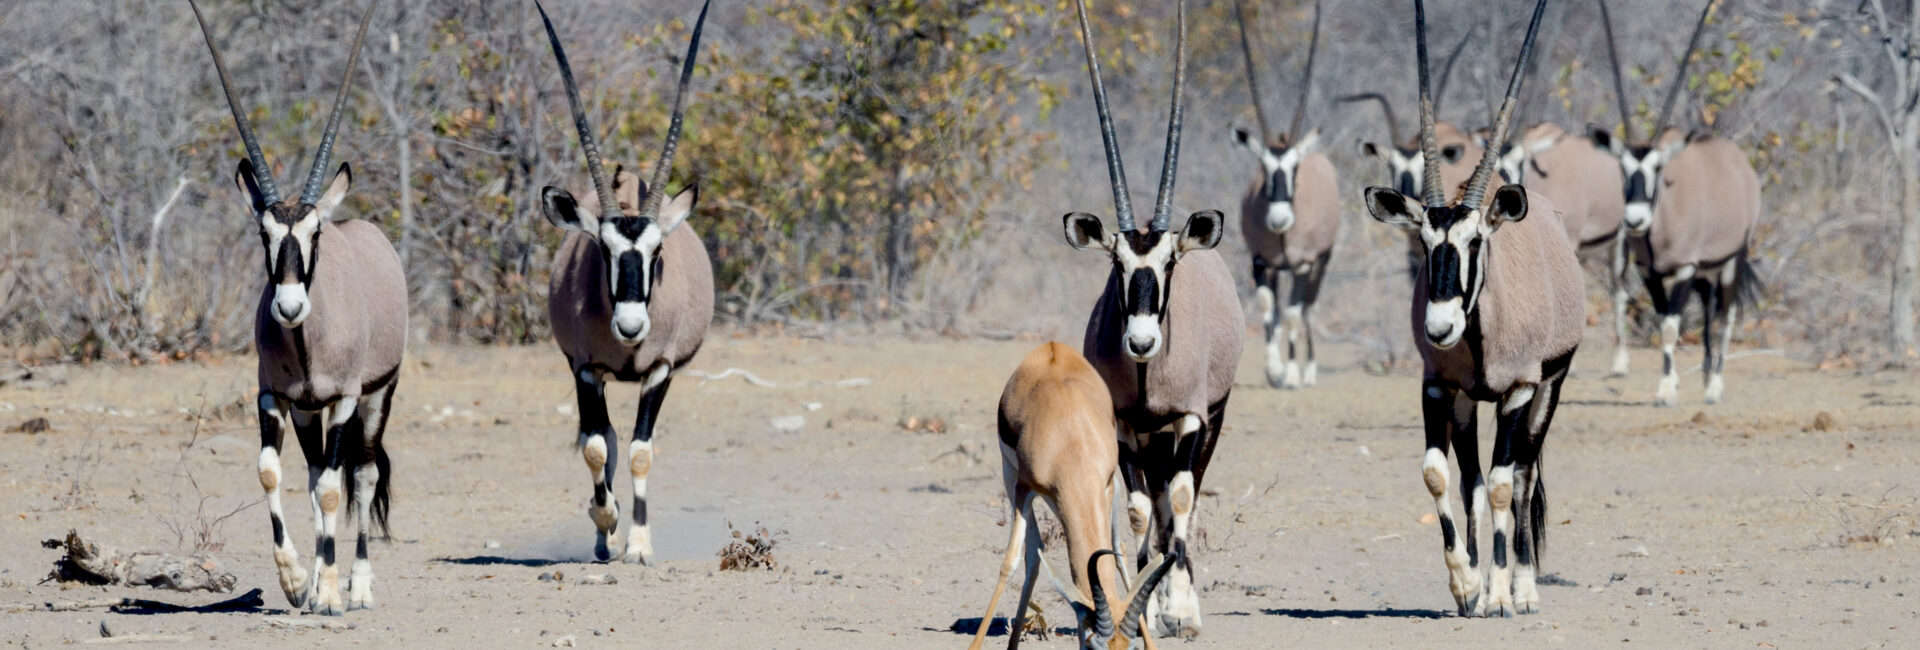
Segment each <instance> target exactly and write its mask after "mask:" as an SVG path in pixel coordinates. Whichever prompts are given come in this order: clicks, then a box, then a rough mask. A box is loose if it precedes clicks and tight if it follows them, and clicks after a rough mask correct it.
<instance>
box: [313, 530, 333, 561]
mask: <svg viewBox="0 0 1920 650" xmlns="http://www.w3.org/2000/svg"><path fill="white" fill-rule="evenodd" d="M314 552H315V553H316V554H317V555H319V556H320V562H321V564H325V565H327V566H333V564H334V553H333V536H332V535H322V536H321V537H320V543H319V544H317V545H316V546H315V551H314Z"/></svg>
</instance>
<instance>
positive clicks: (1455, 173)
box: [1334, 30, 1480, 279]
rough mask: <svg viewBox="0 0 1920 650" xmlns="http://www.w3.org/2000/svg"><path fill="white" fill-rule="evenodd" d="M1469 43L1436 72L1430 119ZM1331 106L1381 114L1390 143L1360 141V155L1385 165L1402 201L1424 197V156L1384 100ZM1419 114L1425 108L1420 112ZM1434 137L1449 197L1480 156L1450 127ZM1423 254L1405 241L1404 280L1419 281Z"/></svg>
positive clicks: (1442, 125)
mask: <svg viewBox="0 0 1920 650" xmlns="http://www.w3.org/2000/svg"><path fill="white" fill-rule="evenodd" d="M1472 38H1473V31H1472V30H1468V31H1467V33H1466V34H1464V35H1462V36H1461V37H1460V42H1459V43H1456V44H1454V46H1453V52H1451V53H1449V54H1448V55H1447V60H1446V63H1445V64H1444V65H1442V66H1441V68H1440V80H1439V87H1438V88H1437V89H1436V90H1437V92H1436V93H1435V95H1434V97H1436V98H1437V99H1436V100H1435V105H1434V106H1433V107H1432V110H1433V111H1434V113H1435V115H1438V114H1439V111H1440V107H1439V102H1441V101H1444V100H1445V99H1446V93H1447V80H1448V78H1450V77H1451V76H1452V73H1453V64H1454V62H1455V61H1457V60H1459V58H1460V53H1461V52H1463V51H1465V50H1466V46H1467V42H1468V41H1470V40H1472ZM1334 101H1336V102H1339V103H1343V104H1344V103H1350V102H1361V101H1372V102H1377V103H1379V104H1380V114H1381V116H1382V118H1384V119H1385V120H1386V123H1387V137H1388V138H1390V141H1389V142H1387V143H1386V144H1385V145H1381V144H1377V143H1375V142H1373V141H1371V140H1362V141H1360V154H1361V155H1363V156H1366V157H1368V158H1372V159H1374V160H1378V161H1380V162H1381V163H1383V164H1385V165H1386V168H1387V179H1388V182H1390V183H1392V184H1393V188H1394V189H1395V190H1398V191H1399V192H1400V193H1402V194H1405V195H1407V196H1420V195H1421V194H1422V193H1423V192H1425V191H1426V188H1424V187H1422V185H1423V183H1424V182H1425V179H1426V177H1427V174H1426V169H1427V162H1426V161H1427V159H1428V156H1426V155H1424V154H1423V153H1422V152H1421V148H1420V139H1419V136H1418V135H1417V134H1416V135H1415V136H1413V137H1409V138H1402V137H1400V121H1399V119H1398V118H1397V117H1396V114H1395V113H1394V112H1393V103H1392V102H1390V101H1388V100H1387V96H1386V95H1384V94H1381V93H1378V92H1363V93H1357V94H1353V95H1346V96H1343V97H1339V98H1336V99H1335V100H1334ZM1422 110H1426V108H1425V107H1423V108H1422ZM1436 119H1437V118H1436ZM1434 133H1435V137H1436V139H1437V140H1438V142H1439V149H1438V151H1439V154H1438V155H1435V156H1433V157H1432V158H1433V159H1434V160H1438V161H1440V164H1439V167H1440V182H1441V190H1442V191H1443V192H1452V191H1454V190H1455V189H1457V188H1459V187H1460V184H1461V183H1463V182H1466V180H1467V177H1468V176H1471V175H1473V160H1474V159H1475V157H1477V156H1479V155H1480V144H1479V139H1477V138H1474V137H1473V136H1472V135H1471V134H1469V133H1467V132H1466V131H1465V130H1463V129H1461V128H1460V127H1458V126H1455V125H1454V124H1453V123H1451V122H1445V121H1439V122H1436V123H1435V125H1434ZM1424 250H1425V245H1424V244H1422V243H1421V241H1420V237H1419V236H1417V235H1412V234H1409V235H1408V236H1407V277H1408V278H1409V279H1417V278H1418V277H1419V275H1420V256H1421V255H1422V253H1423V252H1424Z"/></svg>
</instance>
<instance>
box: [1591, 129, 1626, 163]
mask: <svg viewBox="0 0 1920 650" xmlns="http://www.w3.org/2000/svg"><path fill="white" fill-rule="evenodd" d="M1587 139H1588V140H1592V141H1593V146H1594V147H1596V148H1598V149H1600V150H1601V151H1605V152H1607V153H1610V154H1613V155H1615V156H1618V155H1620V149H1621V144H1620V139H1619V138H1615V137H1613V132H1612V131H1609V130H1607V128H1606V127H1604V126H1600V125H1597V124H1588V125H1587Z"/></svg>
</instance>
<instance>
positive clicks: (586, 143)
mask: <svg viewBox="0 0 1920 650" xmlns="http://www.w3.org/2000/svg"><path fill="white" fill-rule="evenodd" d="M533 7H534V8H535V9H539V10H540V22H541V23H543V24H545V25H546V26H547V42H548V43H550V44H552V45H553V59H554V62H555V63H558V64H559V65H560V80H561V81H564V82H566V84H567V105H568V106H570V107H572V108H573V128H574V129H575V130H577V131H579V132H580V149H581V150H582V151H583V152H585V153H586V154H587V175H588V176H592V177H593V193H594V194H595V195H597V196H599V197H600V216H603V217H611V216H617V215H619V214H620V202H619V201H616V200H614V198H613V191H612V190H609V189H607V174H606V172H604V171H602V170H601V169H600V144H599V143H598V142H595V141H594V139H593V125H592V124H590V123H588V122H587V109H586V107H584V106H581V104H580V87H579V86H577V85H574V83H573V66H571V65H568V64H567V48H564V47H561V46H560V35H559V34H555V33H554V31H553V20H552V19H549V18H548V17H547V8H546V7H543V6H541V5H540V0H534V2H533Z"/></svg>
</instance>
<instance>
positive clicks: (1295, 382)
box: [1233, 0, 1340, 388]
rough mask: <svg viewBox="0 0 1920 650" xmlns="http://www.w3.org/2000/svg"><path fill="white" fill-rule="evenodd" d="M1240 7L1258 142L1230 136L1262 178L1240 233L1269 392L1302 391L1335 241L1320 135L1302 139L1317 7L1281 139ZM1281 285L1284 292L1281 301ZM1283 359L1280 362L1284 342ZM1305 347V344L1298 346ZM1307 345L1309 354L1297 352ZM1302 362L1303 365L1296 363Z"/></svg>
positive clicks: (1333, 183)
mask: <svg viewBox="0 0 1920 650" xmlns="http://www.w3.org/2000/svg"><path fill="white" fill-rule="evenodd" d="M1242 4H1244V2H1243V0H1236V1H1235V2H1234V3H1233V11H1234V16H1235V19H1236V21H1237V22H1239V23H1240V52H1241V55H1242V56H1243V57H1244V59H1245V60H1246V65H1247V86H1248V88H1249V89H1250V92H1251V93H1252V96H1253V113H1254V116H1255V117H1256V118H1257V119H1258V121H1259V122H1260V133H1259V135H1258V136H1256V135H1254V134H1251V133H1248V132H1247V131H1246V129H1234V131H1233V136H1234V139H1235V140H1236V141H1238V142H1239V143H1240V144H1241V146H1244V147H1246V148H1247V150H1248V151H1251V152H1253V155H1254V157H1255V158H1257V159H1258V160H1259V162H1260V175H1259V178H1257V179H1255V180H1254V182H1253V186H1252V187H1251V188H1248V190H1247V194H1246V196H1245V197H1243V198H1241V200H1240V228H1241V232H1242V233H1245V234H1246V237H1247V251H1248V252H1249V253H1252V255H1253V284H1254V286H1255V287H1257V289H1256V290H1255V292H1254V293H1255V295H1256V296H1257V297H1258V300H1259V310H1260V320H1261V323H1262V324H1263V325H1264V326H1265V328H1266V351H1267V384H1268V385H1270V386H1273V387H1275V388H1300V387H1302V386H1312V385H1314V383H1316V382H1317V380H1318V376H1319V374H1320V372H1319V363H1317V362H1316V360H1315V359H1314V354H1313V318H1312V314H1311V312H1312V310H1313V304H1314V302H1315V301H1316V300H1318V299H1319V296H1320V283H1321V282H1322V281H1324V280H1326V277H1327V262H1328V261H1329V260H1331V259H1332V258H1333V242H1334V240H1335V239H1337V238H1338V237H1339V235H1340V176H1339V174H1337V173H1336V172H1334V170H1333V161H1331V160H1329V159H1328V158H1327V155H1326V154H1325V153H1321V152H1320V131H1319V130H1317V129H1316V130H1314V131H1311V132H1308V133H1307V134H1306V135H1304V136H1302V135H1301V132H1300V128H1301V125H1302V124H1303V123H1304V122H1305V121H1306V116H1307V97H1308V95H1309V93H1310V91H1311V90H1312V89H1313V57H1314V54H1315V51H1316V50H1317V49H1319V44H1320V5H1319V3H1318V2H1315V3H1314V10H1313V37H1312V40H1311V41H1310V42H1309V44H1308V46H1307V64H1306V71H1305V73H1303V75H1302V79H1301V82H1300V104H1299V106H1297V107H1295V108H1294V111H1293V123H1292V125H1291V126H1289V127H1288V129H1287V131H1286V133H1280V134H1275V133H1274V132H1273V130H1272V129H1270V128H1268V123H1267V113H1266V109H1264V108H1262V107H1261V99H1260V82H1259V74H1258V72H1257V71H1256V70H1255V68H1254V65H1253V59H1254V57H1253V44H1252V42H1251V40H1250V39H1249V38H1248V37H1247V23H1246V19H1245V18H1244V16H1242V15H1241V14H1242V7H1241V5H1242ZM1282 278H1285V279H1286V281H1285V286H1286V288H1287V292H1286V293H1285V294H1284V300H1285V301H1286V302H1285V303H1281V302H1280V300H1281V299H1282V294H1281V287H1282ZM1283 339H1284V340H1285V343H1286V353H1285V354H1284V355H1282V354H1281V350H1280V345H1281V342H1282V340H1283ZM1303 339H1304V340H1303ZM1303 343H1304V344H1305V346H1306V349H1305V350H1304V351H1303V350H1300V349H1299V347H1298V346H1300V345H1301V344H1303ZM1303 356H1304V357H1305V359H1306V361H1305V362H1304V363H1303V362H1302V361H1301V360H1300V359H1301V358H1302V357H1303Z"/></svg>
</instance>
